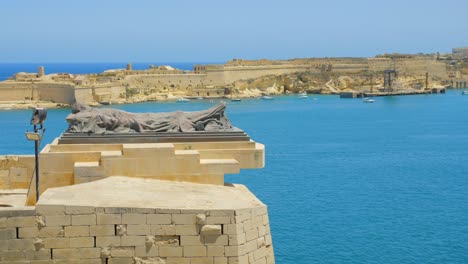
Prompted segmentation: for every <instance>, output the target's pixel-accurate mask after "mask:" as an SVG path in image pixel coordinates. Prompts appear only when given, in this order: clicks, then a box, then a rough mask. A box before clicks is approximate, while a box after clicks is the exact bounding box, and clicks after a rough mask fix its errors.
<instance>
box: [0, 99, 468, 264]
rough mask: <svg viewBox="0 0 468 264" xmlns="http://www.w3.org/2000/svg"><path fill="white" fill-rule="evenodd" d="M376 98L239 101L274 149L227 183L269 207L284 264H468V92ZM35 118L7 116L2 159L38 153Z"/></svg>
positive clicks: (241, 113) (239, 112)
mask: <svg viewBox="0 0 468 264" xmlns="http://www.w3.org/2000/svg"><path fill="white" fill-rule="evenodd" d="M313 98H316V100H313ZM375 100H376V102H375V103H374V104H364V103H362V101H361V100H358V99H356V100H353V99H339V98H338V97H336V96H310V97H309V99H306V100H304V99H298V98H297V97H296V96H283V97H277V98H275V99H274V100H271V101H264V100H258V99H251V100H243V101H242V102H228V108H227V114H228V116H229V118H230V119H231V121H232V123H233V124H234V125H235V126H237V127H240V128H242V129H244V130H245V131H246V132H247V133H248V134H249V135H250V136H251V137H252V138H253V139H254V140H256V141H258V142H261V143H263V144H265V146H266V167H265V168H264V169H259V170H243V171H242V172H241V174H240V175H228V176H227V177H226V178H227V181H230V182H236V183H242V184H245V185H247V187H248V188H250V190H251V191H252V192H254V193H255V194H256V195H257V196H258V197H259V198H260V199H261V200H262V201H263V202H264V203H266V204H267V205H268V208H269V214H270V222H271V229H272V234H273V243H274V250H275V255H276V261H277V263H278V264H283V263H287V264H309V263H356V264H357V263H394V264H397V263H398V264H400V263H415V264H416V263H418V264H419V263H434V264H439V263H468V96H462V95H461V94H460V91H449V92H448V93H447V94H445V95H427V96H401V97H386V98H376V99H375ZM211 105H213V103H210V102H208V101H204V100H200V101H199V100H196V101H195V100H194V101H192V102H189V103H182V104H181V103H141V104H133V105H119V106H112V107H116V108H120V109H125V110H127V111H131V112H147V111H173V110H177V109H181V110H186V111H188V110H200V109H205V108H207V107H209V106H211ZM68 113H69V110H68V109H56V110H50V111H49V116H48V119H47V121H46V126H47V129H48V130H47V132H46V135H47V137H46V139H45V141H46V142H44V143H49V142H51V141H52V139H53V138H55V137H57V136H58V135H59V134H60V133H61V132H62V131H63V130H64V129H65V128H66V127H67V125H66V123H65V121H64V118H65V116H66V115H67V114H68ZM29 117H30V111H29V110H21V111H0V121H1V123H0V125H1V126H2V127H1V129H0V154H31V153H32V151H33V145H32V143H30V142H28V141H26V139H25V138H24V131H25V130H26V129H27V128H29V125H28V120H29ZM43 145H44V144H43Z"/></svg>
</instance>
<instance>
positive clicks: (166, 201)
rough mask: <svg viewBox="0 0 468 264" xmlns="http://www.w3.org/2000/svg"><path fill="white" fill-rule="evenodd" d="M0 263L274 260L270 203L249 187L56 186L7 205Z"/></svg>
mask: <svg viewBox="0 0 468 264" xmlns="http://www.w3.org/2000/svg"><path fill="white" fill-rule="evenodd" d="M0 263H1V264H6V263H96V264H101V263H129V264H130V263H160V264H163V263H164V264H170V263H210V264H217V263H239V264H244V263H245V264H248V263H268V264H271V263H274V254H273V246H272V239H271V234H270V225H269V219H268V213H267V207H266V206H265V205H264V204H263V203H262V202H261V201H259V200H258V199H257V198H256V197H255V196H254V195H253V194H252V193H251V192H250V191H248V189H247V188H246V187H245V186H242V185H232V184H227V185H225V186H219V185H207V184H195V183H182V182H170V181H161V180H151V179H137V178H128V177H108V178H106V179H103V180H98V181H94V182H89V183H84V184H78V185H73V186H67V187H59V188H50V189H48V190H47V191H46V192H45V193H44V194H43V195H42V196H41V198H40V200H39V203H38V204H37V206H36V207H24V208H20V207H14V208H3V209H0Z"/></svg>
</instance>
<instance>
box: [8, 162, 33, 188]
mask: <svg viewBox="0 0 468 264" xmlns="http://www.w3.org/2000/svg"><path fill="white" fill-rule="evenodd" d="M34 164H35V163H34V156H28V155H21V156H0V190H1V189H3V190H11V189H28V188H29V183H30V182H31V178H32V176H33V174H34Z"/></svg>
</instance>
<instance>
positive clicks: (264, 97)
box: [262, 95, 273, 100]
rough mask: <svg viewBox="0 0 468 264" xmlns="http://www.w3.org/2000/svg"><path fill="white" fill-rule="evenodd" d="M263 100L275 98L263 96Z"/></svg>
mask: <svg viewBox="0 0 468 264" xmlns="http://www.w3.org/2000/svg"><path fill="white" fill-rule="evenodd" d="M262 99H263V100H273V97H271V96H267V95H264V96H262Z"/></svg>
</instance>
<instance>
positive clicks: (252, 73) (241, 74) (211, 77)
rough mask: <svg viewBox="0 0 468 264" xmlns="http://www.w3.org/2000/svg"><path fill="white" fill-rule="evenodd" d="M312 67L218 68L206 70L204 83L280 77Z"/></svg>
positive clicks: (222, 83)
mask: <svg viewBox="0 0 468 264" xmlns="http://www.w3.org/2000/svg"><path fill="white" fill-rule="evenodd" d="M314 69H315V68H314V67H313V66H312V65H266V66H219V67H207V68H206V83H208V84H211V85H226V84H231V83H233V82H235V81H239V80H247V79H255V78H258V77H261V76H265V75H281V74H287V73H293V72H303V71H306V70H314Z"/></svg>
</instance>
